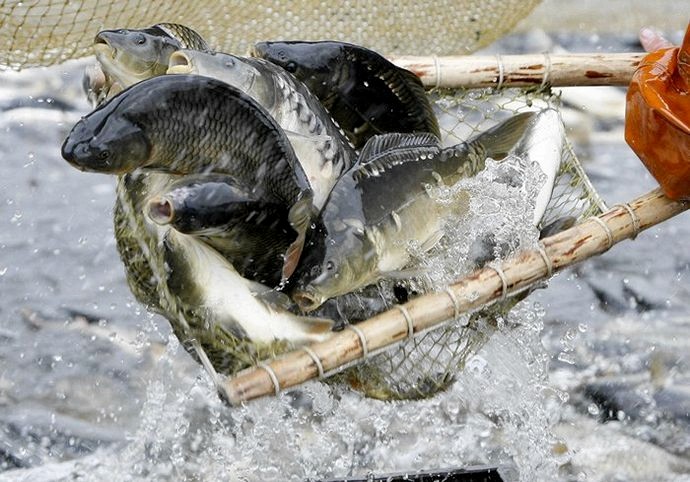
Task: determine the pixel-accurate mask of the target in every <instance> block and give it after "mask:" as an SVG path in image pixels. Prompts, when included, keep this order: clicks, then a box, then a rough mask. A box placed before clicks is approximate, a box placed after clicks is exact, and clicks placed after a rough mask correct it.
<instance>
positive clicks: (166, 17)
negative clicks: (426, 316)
mask: <svg viewBox="0 0 690 482" xmlns="http://www.w3.org/2000/svg"><path fill="white" fill-rule="evenodd" d="M537 3H538V0H501V1H500V2H499V1H495V0H491V1H479V0H436V1H434V2H409V1H401V0H395V1H392V0H381V1H378V2H374V3H372V2H364V1H344V2H315V1H310V2H299V3H296V2H288V1H285V0H283V1H274V0H253V1H244V0H238V1H235V2H232V3H231V4H227V3H226V2H204V3H203V4H201V5H199V4H198V3H191V2H188V1H186V0H183V1H179V2H162V1H156V0H151V1H147V2H142V1H140V0H132V1H123V0H120V1H118V2H110V1H107V2H103V1H99V2H95V1H81V2H79V1H76V2H64V1H52V0H48V1H35V2H16V1H2V2H0V69H8V68H11V69H20V68H26V67H32V66H39V65H42V66H45V65H50V64H56V63H60V62H63V61H65V60H68V59H73V58H79V57H83V56H87V55H91V54H92V50H91V49H92V43H93V38H94V35H95V34H96V33H97V32H98V31H99V30H102V29H104V28H141V27H147V26H150V25H152V24H155V23H158V22H175V23H181V24H185V25H188V26H190V27H192V28H194V29H195V30H197V31H198V32H199V33H200V34H201V35H202V36H204V38H205V39H206V40H207V41H208V42H209V44H210V45H212V46H213V47H215V48H217V49H218V50H223V51H228V52H234V53H241V52H246V51H247V50H248V48H249V47H251V46H252V45H253V44H254V43H255V42H257V41H263V40H271V39H274V40H275V39H291V38H292V39H301V40H319V39H337V40H341V41H348V42H352V43H356V44H360V45H364V46H366V47H369V48H372V49H374V50H377V51H379V52H381V53H384V54H403V55H407V54H409V55H432V54H435V55H444V54H463V53H469V52H471V51H474V50H476V49H478V48H480V47H482V46H484V45H487V44H488V43H490V42H491V41H493V40H495V39H496V38H498V37H500V36H502V35H503V34H504V33H506V32H508V31H509V30H510V29H511V28H512V27H513V25H514V24H515V23H516V22H517V21H518V20H520V19H521V18H523V17H524V16H525V15H527V13H529V12H530V11H531V10H532V9H533V8H534V6H536V4H537ZM430 95H431V96H432V100H433V102H434V106H435V109H436V114H437V116H438V118H439V123H440V125H441V127H442V131H443V142H444V144H445V145H453V144H456V143H458V142H462V141H464V140H466V139H468V138H470V137H471V136H472V135H473V134H475V133H477V132H479V131H482V130H484V129H486V128H488V127H490V126H491V125H493V124H496V123H497V122H499V121H501V120H503V119H505V118H507V117H509V116H511V115H514V114H515V113H517V112H521V111H524V110H534V109H535V108H544V107H547V106H551V107H555V108H558V106H559V105H558V104H559V102H558V97H556V96H554V95H552V94H551V92H550V91H549V90H548V88H545V89H537V90H534V89H532V90H524V89H500V90H495V89H483V90H454V91H435V92H431V93H430ZM563 159H564V162H563V163H562V165H561V170H560V173H559V175H558V178H557V183H556V187H555V189H554V194H553V197H552V200H551V202H550V204H549V207H548V210H547V212H546V214H545V217H544V219H543V221H542V224H543V225H548V224H550V223H552V222H554V221H556V220H558V219H562V218H563V217H566V216H571V217H572V218H574V219H576V220H581V219H584V218H586V217H588V216H590V215H593V214H597V213H599V212H601V211H602V209H603V207H604V206H603V203H602V201H601V199H600V198H599V197H598V195H597V194H596V192H595V191H594V189H593V188H592V186H591V185H590V184H589V182H588V180H587V177H586V175H585V174H584V172H583V171H582V168H581V167H580V164H579V162H578V160H577V158H576V157H575V155H574V153H573V151H572V148H571V147H570V145H566V146H565V147H564V152H563ZM151 261H152V260H148V261H147V262H149V263H150V262H151ZM154 262H155V261H154ZM388 299H393V297H392V296H388ZM516 301H517V300H516V299H509V300H507V301H505V302H504V303H502V304H499V305H494V306H493V307H492V308H491V310H490V311H484V312H482V313H478V314H474V315H471V316H470V315H465V316H463V317H460V318H459V319H456V320H454V321H452V322H449V323H446V324H444V325H442V326H441V327H439V328H437V329H434V330H431V331H428V332H425V333H422V334H419V335H418V336H415V337H414V338H412V339H409V340H407V341H404V342H402V343H401V344H399V345H397V346H395V347H393V348H392V349H389V350H387V351H385V352H383V353H379V354H376V355H374V356H371V357H370V358H368V359H367V360H366V361H365V362H363V363H360V364H358V365H356V366H354V367H352V368H349V369H348V370H346V371H344V372H341V373H339V374H338V375H337V376H335V377H332V378H331V381H333V382H338V383H340V382H345V383H348V384H349V385H350V386H352V387H354V388H356V389H359V390H361V391H363V392H364V393H365V394H367V395H370V396H374V397H378V398H384V399H410V398H422V397H428V396H431V395H433V394H434V393H436V392H438V391H439V390H442V389H444V388H445V387H446V386H448V384H449V383H451V382H452V381H453V379H454V375H455V374H456V373H457V372H458V370H461V369H462V368H463V366H464V364H465V362H466V360H467V359H468V357H469V356H471V355H472V354H474V353H476V351H477V349H478V348H479V347H481V346H482V344H483V343H484V342H485V341H486V340H487V339H488V338H489V337H490V336H491V333H492V332H493V330H494V329H495V327H496V324H497V320H499V319H500V318H501V316H502V315H503V314H505V313H506V312H507V311H508V310H509V309H510V308H511V307H512V306H513V305H514V303H515V302H516ZM184 341H185V340H183V342H184ZM228 350H232V348H231V347H228ZM250 351H252V350H250ZM253 352H255V354H256V357H255V358H256V359H250V360H246V362H245V364H250V363H255V362H258V361H260V360H259V357H260V354H261V353H262V352H261V351H258V350H253ZM227 355H228V356H230V357H232V356H233V353H228V354H227ZM217 368H218V367H217ZM235 368H238V367H237V365H235ZM239 368H242V367H239Z"/></svg>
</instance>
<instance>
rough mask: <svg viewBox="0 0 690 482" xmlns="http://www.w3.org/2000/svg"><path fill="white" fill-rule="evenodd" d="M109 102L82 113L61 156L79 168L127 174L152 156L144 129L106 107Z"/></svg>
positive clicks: (67, 139)
mask: <svg viewBox="0 0 690 482" xmlns="http://www.w3.org/2000/svg"><path fill="white" fill-rule="evenodd" d="M113 100H116V99H113ZM111 102H112V101H111ZM110 104H111V103H108V104H105V105H104V106H103V107H102V108H99V109H97V110H95V111H94V112H92V113H91V114H89V115H87V116H86V117H83V118H82V119H81V120H80V121H79V122H77V124H76V125H75V126H74V127H73V128H72V130H71V131H70V133H69V134H68V136H67V138H66V139H65V142H64V143H63V144H62V157H63V158H64V159H65V160H66V161H67V162H68V163H70V164H71V165H72V166H73V167H76V168H77V169H79V170H80V171H90V172H101V173H108V174H124V173H127V172H131V171H133V170H134V169H136V168H137V167H140V166H143V165H145V164H146V161H147V160H148V159H149V157H150V154H151V145H150V143H149V141H148V138H147V137H146V135H145V133H144V131H143V130H142V129H141V128H140V127H139V126H138V125H136V124H135V123H134V122H131V121H129V120H128V119H127V118H126V117H124V116H122V115H118V114H113V113H111V109H108V108H106V107H108V106H109V105H110Z"/></svg>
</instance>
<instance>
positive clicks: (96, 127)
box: [62, 75, 318, 279]
mask: <svg viewBox="0 0 690 482" xmlns="http://www.w3.org/2000/svg"><path fill="white" fill-rule="evenodd" d="M62 156H63V158H64V159H65V160H66V161H67V162H68V163H70V164H71V165H72V166H74V167H76V168H77V169H80V170H83V171H91V172H101V173H110V174H125V173H129V172H132V171H134V170H136V169H144V170H147V171H158V172H165V173H168V174H173V175H188V174H198V173H204V172H207V173H211V172H213V173H216V174H226V175H231V176H234V177H235V178H236V179H237V181H238V182H240V183H241V184H243V185H245V186H251V192H252V194H253V195H255V196H257V197H258V198H261V199H264V200H266V201H268V202H275V203H283V204H284V205H286V206H288V208H289V212H288V221H289V223H290V225H291V226H292V227H293V229H294V231H295V233H296V238H295V240H294V241H293V242H292V244H291V245H290V248H289V249H288V251H287V252H286V253H285V259H284V266H283V270H282V272H283V278H284V279H287V278H288V277H289V276H290V275H291V274H292V273H293V272H294V269H295V267H296V266H297V261H298V260H299V257H300V254H301V252H302V248H303V245H304V240H305V235H306V231H307V228H308V226H309V224H310V221H311V219H312V218H314V217H315V216H316V215H317V214H318V210H317V209H316V208H315V207H314V205H313V202H312V201H313V192H312V190H311V187H310V186H309V182H308V180H307V177H306V174H305V173H304V170H303V169H302V167H301V165H300V164H299V162H298V161H297V158H296V156H295V152H294V150H293V149H292V146H291V144H290V142H289V141H288V139H287V137H286V135H285V133H284V132H283V130H282V129H281V128H280V126H279V125H278V124H277V123H276V122H275V120H274V119H273V118H272V117H271V116H270V115H268V114H267V113H266V111H265V110H264V109H263V108H262V107H261V106H260V105H259V104H257V102H256V101H254V100H253V99H252V98H250V97H249V96H247V95H246V94H244V93H242V92H241V91H239V90H238V89H236V88H234V87H232V86H230V85H228V84H226V83H224V82H221V81H219V80H216V79H211V78H208V77H203V76H200V75H164V76H159V77H154V78H151V79H147V80H144V81H142V82H139V83H137V84H134V85H132V86H131V87H128V88H127V89H125V90H124V91H122V92H121V93H119V94H118V95H116V96H115V97H113V98H112V99H110V100H109V101H108V102H107V103H106V104H104V105H103V106H101V107H100V108H98V109H96V110H95V111H93V112H91V113H90V114H88V115H87V116H85V117H83V118H82V119H81V120H80V121H79V122H78V123H77V124H76V125H75V126H74V127H73V128H72V131H71V132H70V133H69V134H68V136H67V138H66V139H65V141H64V143H63V145H62Z"/></svg>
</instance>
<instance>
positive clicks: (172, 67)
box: [167, 49, 260, 93]
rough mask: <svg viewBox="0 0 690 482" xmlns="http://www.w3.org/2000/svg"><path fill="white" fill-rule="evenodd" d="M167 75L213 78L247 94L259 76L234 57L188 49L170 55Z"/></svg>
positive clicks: (254, 70)
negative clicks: (191, 75) (194, 75)
mask: <svg viewBox="0 0 690 482" xmlns="http://www.w3.org/2000/svg"><path fill="white" fill-rule="evenodd" d="M167 73H168V74H197V75H204V76H206V77H213V78H216V79H219V80H222V81H223V82H225V83H227V84H230V85H232V86H233V87H236V88H237V89H239V90H241V91H242V92H247V93H248V92H250V91H251V90H252V88H253V87H254V83H255V82H256V81H257V79H258V78H259V75H260V74H259V72H258V71H257V70H256V69H255V68H254V67H252V66H251V65H249V64H248V63H247V62H244V61H243V60H242V59H241V58H239V57H236V56H234V55H230V54H225V53H222V52H200V51H198V50H190V49H180V50H177V51H176V52H174V53H173V54H171V55H170V60H169V66H168V70H167Z"/></svg>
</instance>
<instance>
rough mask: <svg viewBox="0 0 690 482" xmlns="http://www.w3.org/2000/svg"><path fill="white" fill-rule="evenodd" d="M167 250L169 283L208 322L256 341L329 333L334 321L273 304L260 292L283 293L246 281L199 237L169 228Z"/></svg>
mask: <svg viewBox="0 0 690 482" xmlns="http://www.w3.org/2000/svg"><path fill="white" fill-rule="evenodd" d="M162 249H163V251H164V254H163V257H164V259H165V263H166V265H167V266H168V270H169V275H168V279H167V285H168V288H169V289H170V290H171V291H172V292H174V293H176V295H177V298H178V302H179V303H180V304H181V305H183V306H187V307H191V310H192V311H193V316H195V317H198V318H200V319H203V320H206V322H207V323H208V324H209V325H213V324H216V325H217V326H219V327H221V328H222V329H223V330H224V331H226V332H228V333H231V334H232V335H233V336H234V337H236V338H240V339H249V340H252V341H253V342H257V343H271V342H274V341H276V340H287V341H289V342H290V343H293V344H295V345H302V344H306V343H312V342H318V341H323V340H325V339H326V338H327V337H328V336H329V335H330V333H331V328H332V326H333V322H332V321H331V320H326V319H322V318H313V317H306V316H300V315H295V314H293V313H291V312H289V311H287V310H286V309H284V308H283V307H281V305H280V303H278V304H274V305H273V306H271V305H270V304H269V303H267V302H266V301H265V300H264V299H262V297H261V295H262V294H268V295H270V296H274V297H275V296H280V293H276V292H275V291H273V290H271V289H270V288H268V287H265V286H263V285H261V284H259V283H255V282H250V281H248V280H246V279H245V278H243V277H242V276H240V274H239V273H238V272H237V271H236V270H235V269H234V268H233V266H232V264H230V263H229V262H228V261H227V260H226V259H225V258H223V257H222V256H221V255H220V254H219V253H218V252H216V251H215V250H213V249H212V248H211V247H209V246H208V245H206V244H204V243H200V242H198V240H196V239H194V237H192V236H189V235H185V234H182V233H180V232H178V231H176V230H174V229H170V230H168V231H167V232H166V234H165V236H164V237H163V243H162ZM270 299H273V300H275V299H276V298H270ZM288 303H289V302H288ZM211 331H213V328H211Z"/></svg>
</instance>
